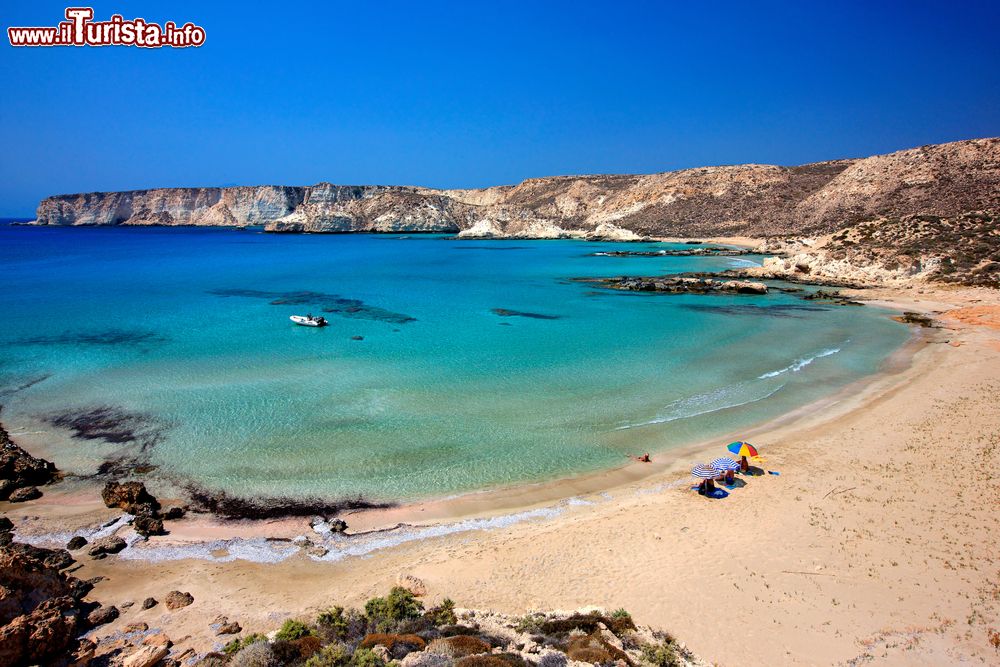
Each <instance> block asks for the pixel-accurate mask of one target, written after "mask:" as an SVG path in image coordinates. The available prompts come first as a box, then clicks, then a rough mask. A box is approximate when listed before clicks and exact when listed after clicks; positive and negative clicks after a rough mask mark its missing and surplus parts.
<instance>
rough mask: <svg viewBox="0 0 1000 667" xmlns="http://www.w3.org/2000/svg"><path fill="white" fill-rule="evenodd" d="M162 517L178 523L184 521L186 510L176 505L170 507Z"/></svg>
mask: <svg viewBox="0 0 1000 667" xmlns="http://www.w3.org/2000/svg"><path fill="white" fill-rule="evenodd" d="M162 516H163V518H164V519H167V520H169V521H176V520H177V519H183V518H184V508H183V507H177V506H176V505H175V506H174V507H169V508H167V511H166V512H163V514H162Z"/></svg>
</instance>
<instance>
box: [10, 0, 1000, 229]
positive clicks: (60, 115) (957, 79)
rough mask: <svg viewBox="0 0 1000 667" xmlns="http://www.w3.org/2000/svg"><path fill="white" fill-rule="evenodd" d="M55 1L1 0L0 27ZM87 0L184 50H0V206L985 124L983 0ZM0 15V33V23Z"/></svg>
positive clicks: (828, 141) (440, 174) (546, 172)
mask: <svg viewBox="0 0 1000 667" xmlns="http://www.w3.org/2000/svg"><path fill="white" fill-rule="evenodd" d="M65 7H66V5H65V4H58V3H53V2H47V1H46V2H35V3H26V2H16V3H8V5H7V6H5V10H6V11H5V12H4V16H3V18H2V24H3V28H5V29H6V28H7V27H9V26H48V25H56V24H57V23H58V22H59V21H60V20H63V12H64V9H65ZM240 7H243V6H242V5H236V4H234V3H218V4H215V5H212V6H210V7H209V6H204V5H200V4H198V3H193V2H178V3H169V4H165V3H153V2H130V3H127V4H125V3H122V4H118V5H114V4H113V5H107V4H105V5H100V6H96V7H95V8H94V9H95V19H96V20H107V19H108V18H109V17H110V16H111V15H112V14H114V13H120V14H122V15H124V16H125V18H127V19H128V18H134V17H144V18H145V19H147V20H148V21H151V22H157V23H163V22H165V21H171V20H172V21H176V22H177V23H183V22H186V21H192V22H194V23H196V24H198V25H200V26H203V27H204V28H205V30H206V33H207V39H206V42H205V45H204V46H202V47H199V48H189V49H137V48H128V47H100V48H93V47H82V48H73V47H60V48H34V49H26V48H20V49H18V48H14V47H11V46H10V45H9V44H4V45H3V47H2V48H3V50H4V53H3V58H2V60H0V83H2V90H4V91H5V97H6V100H5V104H4V105H2V106H0V139H2V141H3V145H4V159H3V160H2V162H0V215H3V216H4V217H17V218H25V217H31V216H32V215H33V214H34V210H35V207H36V206H37V203H38V201H39V200H40V199H41V198H43V197H45V196H50V195H55V194H67V193H76V192H95V191H118V190H136V189H146V188H153V187H195V186H203V187H211V186H227V185H237V184H238V185H256V184H281V185H311V184H314V183H318V182H321V181H329V182H333V183H343V184H386V185H419V186H426V187H437V188H451V187H462V188H474V187H485V186H490V185H506V184H514V183H518V182H520V181H522V180H524V179H526V178H536V177H542V176H557V175H576V174H600V173H654V172H662V171H671V170H675V169H683V168H690V167H701V166H714V165H720V164H742V163H748V162H754V163H766V164H780V165H797V164H805V163H810V162H818V161H824V160H832V159H842V158H855V157H866V156H868V155H873V154H879V153H889V152H894V151H897V150H903V149H907V148H913V147H916V146H921V145H925V144H934V143H945V142H949V141H957V140H963V139H971V138H981V137H990V136H997V135H1000V40H996V39H995V29H996V26H997V25H998V24H1000V7H998V6H997V5H995V4H993V3H986V2H973V3H964V4H963V5H962V6H961V7H960V8H959V7H940V6H935V5H933V4H931V3H904V2H898V3H894V2H890V3H884V4H882V5H880V6H878V7H871V6H868V5H867V4H865V3H858V2H847V3H844V4H842V5H840V6H837V7H835V8H830V7H824V8H809V7H802V6H799V5H797V4H792V3H765V4H763V5H758V6H754V7H749V6H746V5H742V4H739V3H729V2H723V3H720V4H719V5H717V6H714V7H713V8H712V9H711V10H708V9H703V8H702V9H696V8H691V7H687V6H677V7H667V6H663V5H662V4H659V3H645V2H631V3H615V4H601V3H582V4H581V3H575V4H574V3H549V4H546V5H545V6H544V7H536V6H533V5H531V4H527V3H525V4H519V5H505V6H504V7H503V8H495V7H476V6H466V5H452V4H450V3H443V2H438V3H434V2H431V3H425V4H421V5H420V6H419V8H414V6H412V5H408V4H405V3H388V4H381V5H379V6H377V7H376V6H365V5H362V6H354V5H346V4H338V3H326V4H321V3H313V4H311V5H309V6H308V7H307V8H303V9H299V10H298V11H296V12H294V13H291V12H289V11H287V10H286V9H285V8H284V7H281V6H278V5H274V6H273V7H272V9H273V11H265V10H263V9H261V10H256V11H254V12H249V11H246V10H245V9H242V10H241V9H240ZM4 32H6V31H4Z"/></svg>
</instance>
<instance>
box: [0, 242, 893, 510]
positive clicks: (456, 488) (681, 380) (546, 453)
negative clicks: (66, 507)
mask: <svg viewBox="0 0 1000 667" xmlns="http://www.w3.org/2000/svg"><path fill="white" fill-rule="evenodd" d="M649 247H654V245H653V244H649V245H646V244H627V245H623V246H615V245H614V244H594V243H583V242H577V241H489V242H487V241H453V240H447V239H444V238H442V237H428V236H418V237H413V238H399V237H390V236H368V235H345V236H299V235H269V234H261V233H257V232H252V231H246V232H238V231H233V230H211V229H208V230H203V229H156V228H154V229H101V228H85V229H74V228H68V229H67V228H25V227H8V226H4V225H0V262H2V266H3V267H4V268H3V272H2V274H0V308H2V312H3V314H4V317H3V322H4V326H3V327H2V328H0V402H2V403H3V404H4V405H5V408H4V412H3V420H4V422H5V423H6V424H7V425H8V427H9V428H10V430H11V431H13V432H15V434H17V436H18V437H19V438H22V439H25V441H26V442H30V441H33V442H37V443H45V444H47V445H48V446H49V448H50V449H49V450H48V451H49V452H51V451H53V450H54V451H55V452H56V456H55V458H56V462H57V464H58V465H59V466H60V467H61V468H63V469H69V470H73V471H78V472H89V471H93V470H94V469H96V467H97V465H98V464H99V463H100V462H101V461H102V460H104V459H105V458H107V457H113V456H127V457H134V456H139V455H140V450H142V452H143V453H142V455H144V456H147V457H148V459H149V461H150V462H151V463H153V464H154V465H156V466H158V469H157V471H156V472H155V473H154V474H159V475H167V476H172V477H176V478H180V479H193V480H195V481H197V482H198V483H200V484H202V485H206V486H210V487H217V488H223V489H226V490H229V491H231V492H235V493H240V494H269V495H270V494H283V495H320V496H327V497H341V496H344V495H348V494H349V495H356V494H362V495H364V496H366V497H370V498H379V499H400V498H414V497H421V496H430V495H441V494H451V493H457V492H461V491H467V490H471V489H480V488H484V487H490V486H495V485H502V484H508V483H512V482H519V481H527V480H531V481H534V480H541V479H549V478H555V477H559V476H565V475H567V474H572V473H576V472H581V471H588V470H595V469H600V468H602V467H609V466H615V465H619V464H621V463H622V462H623V457H624V455H625V454H626V453H629V452H632V453H636V452H641V451H647V450H648V451H652V452H657V451H662V450H666V449H669V448H670V447H672V446H677V445H679V444H683V443H689V442H692V441H696V440H701V439H703V438H706V437H712V436H716V435H722V434H724V433H726V432H729V431H732V430H734V429H738V428H739V427H741V426H746V425H749V424H752V423H755V422H758V421H760V420H762V419H766V418H768V417H772V416H776V415H778V414H781V413H783V412H786V411H788V410H790V409H792V408H794V407H796V406H800V405H803V404H805V403H807V402H810V401H812V400H815V399H817V398H819V397H822V396H823V395H825V394H829V393H830V392H832V391H834V390H835V389H836V388H838V387H842V386H844V385H845V384H847V383H849V382H851V381H853V380H856V379H858V378H860V377H862V376H864V375H866V374H870V373H873V372H875V371H876V370H877V369H878V368H879V366H880V364H881V363H882V362H883V361H884V359H885V358H886V356H887V355H888V354H890V353H891V352H892V351H893V350H894V349H896V348H897V347H898V346H899V345H900V344H901V343H902V342H903V341H904V340H905V339H906V337H907V331H906V328H905V327H904V326H902V325H899V324H896V323H895V322H892V321H891V320H889V319H888V317H887V315H886V313H885V312H881V311H878V310H875V309H872V308H851V307H833V306H819V305H817V304H814V303H811V302H807V301H802V300H800V299H798V298H796V297H794V296H793V295H786V294H773V295H769V296H766V297H748V296H743V297H739V296H663V295H641V294H628V293H619V292H612V291H606V290H598V289H595V288H594V287H593V286H590V285H587V284H584V283H578V282H571V281H569V280H568V279H570V278H573V277H576V276H599V275H621V274H627V273H631V274H654V273H666V272H675V271H678V272H679V271H688V270H713V269H720V268H726V267H729V266H733V265H735V264H737V263H743V262H745V261H747V260H745V259H743V258H724V257H719V258H689V257H684V258H609V257H590V256H588V255H589V253H592V252H595V251H598V250H602V249H603V250H607V249H620V248H626V249H630V250H641V249H646V248H649ZM655 247H663V246H655ZM750 259H753V258H750ZM275 301H278V302H281V301H284V302H286V303H277V304H275V303H273V302H275ZM324 308H327V309H332V310H333V311H335V312H331V313H326V315H327V317H328V319H329V320H330V322H331V326H329V327H327V328H325V329H318V330H317V329H307V328H304V327H296V326H294V325H292V324H291V323H290V322H289V320H288V316H289V315H292V314H296V313H306V312H313V313H319V312H320V311H322V310H323V309H324ZM493 309H507V310H510V311H517V312H520V313H524V314H526V315H510V314H508V316H501V315H498V314H496V313H494V312H493ZM354 336H362V337H363V340H360V341H359V340H353V339H352V337H354ZM93 410H99V412H97V413H95V414H97V415H104V416H108V415H111V416H113V417H114V418H115V420H117V422H116V424H117V425H113V426H107V424H105V427H107V428H109V429H110V430H109V431H108V432H105V433H94V432H88V433H84V434H81V433H79V432H75V431H73V430H71V429H67V428H63V427H60V426H58V425H57V424H61V425H63V426H68V425H71V422H72V420H73V419H74V417H78V416H79V414H81V413H87V412H90V411H93ZM80 423H81V422H80V421H79V420H78V421H77V425H79V424H80ZM123 424H124V425H123ZM116 429H117V430H116ZM74 433H76V434H77V435H89V436H92V437H90V438H80V437H72V436H73V435H74ZM102 435H103V438H102V437H101V436H102ZM108 440H112V441H114V440H117V441H119V442H108Z"/></svg>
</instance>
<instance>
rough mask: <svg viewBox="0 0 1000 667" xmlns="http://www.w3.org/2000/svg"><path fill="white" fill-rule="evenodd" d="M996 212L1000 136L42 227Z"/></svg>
mask: <svg viewBox="0 0 1000 667" xmlns="http://www.w3.org/2000/svg"><path fill="white" fill-rule="evenodd" d="M986 209H995V210H1000V139H997V138H992V139H975V140H970V141H960V142H955V143H950V144H939V145H933V146H923V147H920V148H914V149H910V150H905V151H899V152H897V153H891V154H888V155H877V156H874V157H869V158H864V159H856V160H837V161H832V162H819V163H815V164H808V165H803V166H799V167H779V166H773V165H755V164H749V165H738V166H724V167H703V168H699V169H684V170H681V171H673V172H665V173H660V174H650V175H601V176H559V177H551V178H537V179H530V180H526V181H524V182H522V183H520V184H519V185H516V186H499V187H491V188H485V189H480V190H434V189H430V188H421V187H409V186H380V185H366V186H342V185H332V184H329V183H320V184H318V185H313V186H308V187H300V186H259V187H232V188H165V189H156V190H138V191H132V192H106V193H89V194H76V195H58V196H55V197H49V198H47V199H44V200H42V202H41V203H40V204H39V206H38V212H37V223H38V224H43V225H228V226H247V225H262V226H264V227H265V228H266V229H267V230H269V231H274V232H458V233H459V234H460V236H469V237H479V238H491V237H530V238H558V237H570V236H572V237H581V238H595V239H610V240H638V239H641V238H643V237H646V236H678V237H688V238H690V237H699V236H728V235H742V236H752V237H773V236H791V235H816V234H823V233H830V232H833V231H836V230H838V229H841V228H843V227H845V226H849V225H852V224H855V223H858V222H860V221H862V220H865V219H873V218H877V217H898V216H905V215H914V214H924V215H936V216H945V217H947V216H957V215H961V214H963V213H967V212H969V211H977V210H986Z"/></svg>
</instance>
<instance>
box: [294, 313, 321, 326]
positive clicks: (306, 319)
mask: <svg viewBox="0 0 1000 667" xmlns="http://www.w3.org/2000/svg"><path fill="white" fill-rule="evenodd" d="M288 319H290V320H291V321H292V322H295V323H296V324H298V325H299V326H303V327H325V326H326V325H327V321H326V318H325V317H313V316H312V315H292V316H291V317H289V318H288Z"/></svg>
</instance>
